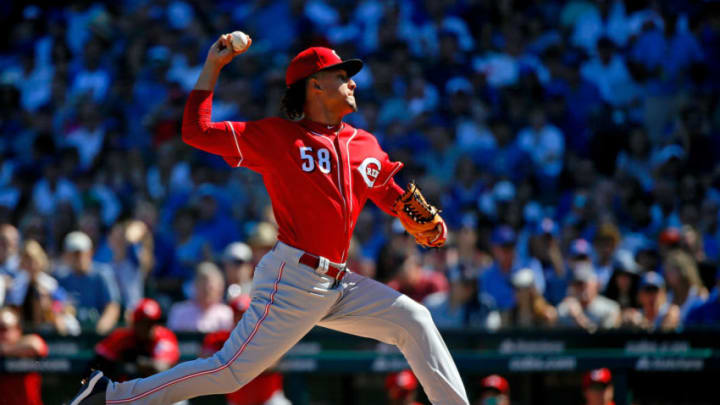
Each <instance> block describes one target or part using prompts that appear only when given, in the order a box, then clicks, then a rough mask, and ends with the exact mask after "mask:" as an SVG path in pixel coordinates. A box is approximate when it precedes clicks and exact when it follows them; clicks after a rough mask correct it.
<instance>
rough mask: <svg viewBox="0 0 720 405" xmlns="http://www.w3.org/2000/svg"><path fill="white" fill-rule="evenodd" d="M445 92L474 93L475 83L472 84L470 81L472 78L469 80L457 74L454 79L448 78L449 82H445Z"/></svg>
mask: <svg viewBox="0 0 720 405" xmlns="http://www.w3.org/2000/svg"><path fill="white" fill-rule="evenodd" d="M445 93H447V94H456V93H465V94H472V93H473V85H472V83H470V80H468V79H466V78H464V77H462V76H455V77H453V78H452V79H450V80H448V81H447V83H445Z"/></svg>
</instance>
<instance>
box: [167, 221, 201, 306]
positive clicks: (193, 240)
mask: <svg viewBox="0 0 720 405" xmlns="http://www.w3.org/2000/svg"><path fill="white" fill-rule="evenodd" d="M196 218H197V213H196V211H195V210H193V209H191V208H182V209H180V210H178V211H177V212H176V213H175V216H174V218H173V231H174V233H173V236H174V238H175V243H174V245H175V249H174V250H175V260H174V262H175V264H176V267H175V268H174V269H173V270H172V271H171V272H170V274H164V275H163V276H162V277H158V289H160V290H161V291H162V292H166V293H168V294H169V295H170V296H171V297H173V298H174V299H178V298H179V291H182V289H181V288H185V286H186V285H187V283H188V282H190V281H191V280H192V277H193V272H194V270H195V268H196V266H197V265H198V264H199V263H200V262H201V261H202V260H203V259H207V258H210V257H211V254H212V253H211V248H210V246H209V244H208V242H207V241H206V240H205V239H203V238H202V237H200V236H199V235H197V234H196V233H195V224H196ZM180 296H182V295H180Z"/></svg>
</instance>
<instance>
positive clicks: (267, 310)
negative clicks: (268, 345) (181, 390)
mask: <svg viewBox="0 0 720 405" xmlns="http://www.w3.org/2000/svg"><path fill="white" fill-rule="evenodd" d="M284 268H285V262H283V263H282V264H281V265H280V269H279V270H278V277H277V279H275V284H274V286H273V292H272V294H270V301H269V302H268V303H267V304H266V305H265V312H264V313H263V316H262V317H261V318H260V320H258V321H257V323H255V327H254V328H253V331H252V332H251V333H250V336H248V337H247V339H245V342H244V343H243V344H242V346H240V348H239V349H238V351H237V352H235V354H234V355H233V356H232V358H231V359H230V360H228V361H227V362H226V363H225V364H223V365H220V366H219V367H216V368H214V369H211V370H205V371H200V372H198V373H193V374H188V375H186V376H184V377H180V378H177V379H175V380H170V381H168V382H166V383H165V384H162V385H160V386H158V387H155V388H153V389H151V390H150V391H147V392H144V393H142V394H138V395H136V396H134V397H132V398H126V399H115V400H108V401H106V402H105V403H106V404H122V403H126V402H132V401H137V400H139V399H142V398H145V397H146V396H148V395H152V394H154V393H156V392H158V391H160V390H162V389H164V388H167V387H169V386H171V385H173V384H176V383H179V382H181V381H185V380H188V379H190V378H193V377H199V376H201V375H205V374H213V373H217V372H218V371H222V370H224V369H226V368H228V367H230V365H231V364H232V363H233V362H234V361H235V360H237V358H238V357H240V355H241V354H242V353H243V352H244V351H245V348H246V347H247V346H248V344H250V342H251V341H252V339H253V338H254V337H255V334H257V332H258V330H259V329H260V325H262V323H263V321H265V318H267V316H268V314H269V313H270V306H271V305H272V304H273V303H274V302H275V294H277V291H278V284H279V283H280V279H282V274H283V269H284Z"/></svg>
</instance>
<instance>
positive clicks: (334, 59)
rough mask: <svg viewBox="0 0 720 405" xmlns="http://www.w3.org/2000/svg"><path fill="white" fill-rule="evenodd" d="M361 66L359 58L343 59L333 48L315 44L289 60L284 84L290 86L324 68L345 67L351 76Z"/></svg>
mask: <svg viewBox="0 0 720 405" xmlns="http://www.w3.org/2000/svg"><path fill="white" fill-rule="evenodd" d="M362 67H363V62H362V61H361V60H360V59H348V60H345V61H343V60H342V59H340V56H338V54H337V53H336V52H335V51H334V50H332V49H330V48H324V47H321V46H315V47H312V48H308V49H306V50H304V51H302V52H300V53H299V54H297V55H296V56H295V57H294V58H293V59H292V60H291V61H290V65H288V68H287V71H286V72H285V84H286V85H287V86H288V87H290V85H292V84H293V83H297V82H298V81H300V80H302V79H304V78H306V77H308V76H310V75H312V74H315V73H317V72H319V71H321V70H325V69H345V71H346V72H347V74H348V76H349V77H351V76H354V75H355V74H356V73H357V72H359V71H360V69H362Z"/></svg>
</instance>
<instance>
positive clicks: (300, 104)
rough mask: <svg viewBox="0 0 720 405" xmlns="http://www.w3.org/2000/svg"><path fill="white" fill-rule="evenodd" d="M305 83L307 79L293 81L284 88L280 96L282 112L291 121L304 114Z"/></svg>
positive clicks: (298, 118)
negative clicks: (283, 93) (282, 94)
mask: <svg viewBox="0 0 720 405" xmlns="http://www.w3.org/2000/svg"><path fill="white" fill-rule="evenodd" d="M305 83H307V79H303V80H300V81H298V82H296V83H293V84H292V85H290V87H287V88H286V89H285V95H284V96H283V98H282V102H281V109H282V112H283V114H285V116H286V117H288V118H289V119H291V120H293V121H297V120H300V119H302V118H303V115H304V114H305V113H304V107H305Z"/></svg>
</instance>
